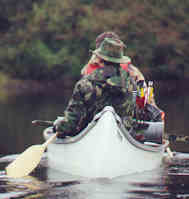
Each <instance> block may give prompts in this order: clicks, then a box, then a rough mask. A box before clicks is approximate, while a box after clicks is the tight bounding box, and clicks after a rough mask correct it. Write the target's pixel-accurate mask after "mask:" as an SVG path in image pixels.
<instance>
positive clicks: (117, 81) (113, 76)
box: [87, 65, 132, 91]
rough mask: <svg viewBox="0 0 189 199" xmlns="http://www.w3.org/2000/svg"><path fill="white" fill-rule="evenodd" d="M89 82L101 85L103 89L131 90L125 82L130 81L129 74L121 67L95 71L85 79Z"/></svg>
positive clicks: (106, 67) (108, 67) (109, 67)
mask: <svg viewBox="0 0 189 199" xmlns="http://www.w3.org/2000/svg"><path fill="white" fill-rule="evenodd" d="M87 78H88V79H89V80H90V81H92V82H95V83H96V84H101V85H103V87H106V86H108V87H109V86H111V87H113V88H116V87H117V88H119V89H123V90H124V91H125V90H132V88H130V85H128V83H127V82H129V81H128V80H130V76H129V74H128V73H127V72H126V71H125V70H123V69H122V68H121V67H114V66H113V65H112V66H105V67H103V68H99V69H97V70H95V71H94V72H93V73H92V74H90V75H88V77H87Z"/></svg>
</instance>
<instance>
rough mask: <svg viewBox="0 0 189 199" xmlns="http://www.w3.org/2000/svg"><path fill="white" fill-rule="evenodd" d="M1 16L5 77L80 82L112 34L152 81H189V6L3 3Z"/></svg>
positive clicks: (164, 1)
mask: <svg viewBox="0 0 189 199" xmlns="http://www.w3.org/2000/svg"><path fill="white" fill-rule="evenodd" d="M0 11H1V12H0V13H1V14H0V37H1V39H0V44H1V45H0V72H3V73H5V74H7V75H9V76H10V77H14V78H18V79H36V80H54V79H61V78H64V77H65V75H68V74H69V75H72V76H73V77H79V75H80V70H81V68H82V67H83V66H84V64H85V63H86V62H87V60H88V58H89V56H90V54H89V49H94V48H95V38H96V36H97V35H98V34H100V33H102V32H104V31H110V30H111V31H115V32H116V33H117V34H119V35H120V37H121V39H122V40H123V41H124V42H125V43H126V45H127V46H128V48H127V50H126V54H127V55H128V56H130V57H131V58H132V60H133V63H134V64H135V65H136V66H137V67H139V68H140V70H142V71H143V72H144V74H145V76H146V77H147V78H149V79H152V78H155V79H183V78H189V68H188V63H189V58H188V57H189V51H188V49H187V48H188V45H189V41H188V36H189V14H188V13H189V1H188V0H180V1H178V0H159V1H157V0H132V1H131V0H119V1H114V0H95V1H92V0H69V1H66V0H25V1H23V0H1V1H0Z"/></svg>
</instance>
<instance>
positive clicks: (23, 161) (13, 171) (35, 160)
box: [5, 145, 45, 178]
mask: <svg viewBox="0 0 189 199" xmlns="http://www.w3.org/2000/svg"><path fill="white" fill-rule="evenodd" d="M44 150H45V147H44V146H43V145H33V146H31V147H29V148H28V149H26V150H25V151H24V152H23V153H22V154H21V155H19V156H18V157H17V158H16V159H15V160H14V161H13V162H12V163H10V164H9V165H8V166H7V167H6V168H5V170H6V174H7V176H8V177H12V178H21V177H24V176H26V175H28V174H29V173H31V172H32V171H33V170H34V169H35V168H36V167H37V165H38V164H39V162H40V160H41V157H42V155H43V153H44Z"/></svg>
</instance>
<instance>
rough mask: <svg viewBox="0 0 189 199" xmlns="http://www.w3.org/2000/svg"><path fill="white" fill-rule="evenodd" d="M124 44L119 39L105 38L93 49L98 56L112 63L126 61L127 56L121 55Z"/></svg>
mask: <svg viewBox="0 0 189 199" xmlns="http://www.w3.org/2000/svg"><path fill="white" fill-rule="evenodd" d="M124 47H125V45H124V43H123V42H122V41H121V40H118V39H112V38H105V39H104V41H103V42H102V43H101V44H100V47H99V48H98V49H96V50H94V51H93V53H94V54H96V55H97V56H98V57H100V58H102V59H104V60H106V61H109V62H113V63H127V62H128V57H126V56H124V55H123V49H124Z"/></svg>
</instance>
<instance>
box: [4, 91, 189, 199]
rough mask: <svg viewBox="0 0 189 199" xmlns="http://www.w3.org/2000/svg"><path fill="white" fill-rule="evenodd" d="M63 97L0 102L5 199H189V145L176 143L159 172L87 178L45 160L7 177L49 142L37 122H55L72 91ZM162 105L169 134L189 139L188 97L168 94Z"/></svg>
mask: <svg viewBox="0 0 189 199" xmlns="http://www.w3.org/2000/svg"><path fill="white" fill-rule="evenodd" d="M64 93H66V94H65V95H64V96H53V95H49V96H48V95H30V96H28V95H27V96H17V97H11V98H8V99H7V101H6V102H0V110H1V112H0V127H1V133H0V199H1V198H3V199H10V198H24V199H29V198H36V199H48V198H49V199H54V198H63V199H64V198H65V199H73V198H74V199H80V198H82V199H85V198H86V199H96V198H98V199H106V198H109V199H110V198H113V199H116V198H119V199H127V198H129V199H134V198H135V199H140V198H145V199H146V198H149V199H151V198H163V199H165V198H168V199H174V198H175V199H176V198H179V199H181V198H182V199H186V198H188V199H189V154H188V152H189V143H186V142H177V143H171V149H172V150H173V151H175V152H176V155H175V157H174V159H173V160H172V161H171V162H169V163H164V164H162V167H161V168H158V169H157V170H153V171H148V172H142V173H137V174H132V175H126V176H121V177H118V178H114V179H86V178H79V177H76V176H69V175H68V174H64V173H59V172H58V171H56V170H55V169H54V168H51V167H50V166H49V165H48V160H47V158H46V156H45V155H44V157H43V158H42V161H41V162H40V165H39V166H38V167H37V168H36V169H35V170H34V172H32V174H31V175H30V176H27V177H25V178H21V179H11V178H7V177H6V175H5V172H4V168H5V167H6V166H7V165H8V164H9V163H10V162H11V161H12V160H14V159H15V158H16V157H17V155H18V154H19V153H21V152H23V151H24V150H25V149H26V148H28V147H29V146H31V145H34V144H41V143H43V142H44V140H43V137H42V131H43V127H34V126H33V125H32V123H31V121H33V120H36V119H41V120H54V119H55V118H56V116H57V115H61V113H62V111H63V110H64V108H65V105H66V104H67V102H68V99H69V96H70V95H71V91H64ZM156 101H157V104H158V106H159V107H160V108H162V109H163V110H164V111H165V113H166V128H165V131H166V134H177V135H189V132H188V129H189V122H188V121H189V120H188V115H189V94H187V93H186V92H185V93H180V92H179V94H176V93H175V92H173V93H172V92H171V94H170V93H163V94H161V98H160V95H159V96H158V95H157V97H156Z"/></svg>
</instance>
